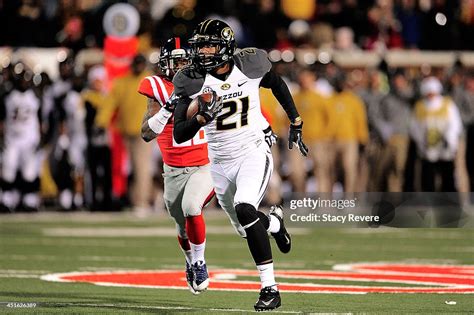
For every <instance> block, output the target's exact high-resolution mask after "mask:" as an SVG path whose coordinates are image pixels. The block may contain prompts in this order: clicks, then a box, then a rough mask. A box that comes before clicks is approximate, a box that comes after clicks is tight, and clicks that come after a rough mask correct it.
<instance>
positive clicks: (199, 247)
mask: <svg viewBox="0 0 474 315" xmlns="http://www.w3.org/2000/svg"><path fill="white" fill-rule="evenodd" d="M189 244H190V245H191V252H192V253H193V256H192V257H193V259H192V262H193V264H194V263H195V262H196V261H203V262H205V260H204V251H205V249H206V241H204V242H202V244H193V243H191V242H189Z"/></svg>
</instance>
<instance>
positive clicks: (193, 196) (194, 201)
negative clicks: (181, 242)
mask: <svg viewBox="0 0 474 315" xmlns="http://www.w3.org/2000/svg"><path fill="white" fill-rule="evenodd" d="M163 170H164V173H163V178H164V186H165V188H164V193H163V199H164V200H165V205H166V209H167V210H168V213H169V214H170V215H171V217H173V219H174V220H175V222H176V229H177V231H178V235H179V237H181V238H183V239H187V238H188V236H187V235H186V220H185V217H189V216H197V215H200V214H201V210H202V208H204V207H205V206H206V204H207V203H209V201H210V199H211V198H212V197H213V195H214V192H213V191H214V187H213V186H212V178H211V172H210V167H209V164H207V165H204V166H195V167H172V166H169V165H166V164H163Z"/></svg>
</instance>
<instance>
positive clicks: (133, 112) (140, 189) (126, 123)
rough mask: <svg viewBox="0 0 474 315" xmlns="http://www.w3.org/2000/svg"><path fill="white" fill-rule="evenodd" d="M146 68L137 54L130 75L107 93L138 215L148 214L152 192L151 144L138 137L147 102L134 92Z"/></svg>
mask: <svg viewBox="0 0 474 315" xmlns="http://www.w3.org/2000/svg"><path fill="white" fill-rule="evenodd" d="M146 67H147V61H146V58H145V57H144V56H143V55H141V54H138V55H136V56H135V57H134V58H133V61H132V64H131V71H130V73H129V74H127V75H125V76H123V77H120V78H118V79H116V80H115V81H114V82H113V84H112V90H111V93H110V95H111V97H112V100H113V104H114V107H115V108H116V110H117V127H118V129H119V131H120V133H121V135H122V137H123V140H124V143H125V146H126V149H127V153H128V158H129V160H130V161H131V166H132V172H133V183H132V187H131V202H132V206H133V208H134V212H135V213H136V214H137V215H146V214H147V213H148V212H149V211H150V206H149V201H150V196H151V190H152V172H151V161H152V148H153V144H152V143H146V142H144V141H143V140H142V138H141V125H142V118H143V115H144V113H145V111H146V103H144V102H143V100H142V96H141V95H140V94H138V93H137V92H136V91H137V87H138V86H139V84H140V82H141V80H142V79H143V78H145V77H146V76H149V75H151V74H152V73H151V72H149V71H148V70H147V68H146Z"/></svg>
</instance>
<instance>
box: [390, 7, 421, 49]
mask: <svg viewBox="0 0 474 315" xmlns="http://www.w3.org/2000/svg"><path fill="white" fill-rule="evenodd" d="M396 16H397V19H398V20H399V21H400V26H401V34H402V38H403V44H404V46H405V47H406V48H418V47H419V45H420V38H421V24H422V16H421V12H420V11H419V10H418V8H417V5H416V1H415V0H402V1H401V3H400V5H399V6H398V7H397V8H396Z"/></svg>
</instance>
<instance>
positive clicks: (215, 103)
mask: <svg viewBox="0 0 474 315" xmlns="http://www.w3.org/2000/svg"><path fill="white" fill-rule="evenodd" d="M209 94H211V98H210V100H205V99H204V97H203V96H199V98H198V100H199V111H198V115H201V116H202V117H204V119H205V120H206V124H208V123H210V122H211V121H213V120H214V119H215V118H216V116H217V114H219V112H220V111H221V110H222V107H223V106H224V104H223V103H222V98H220V97H218V96H217V93H216V92H215V91H212V93H209Z"/></svg>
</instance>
